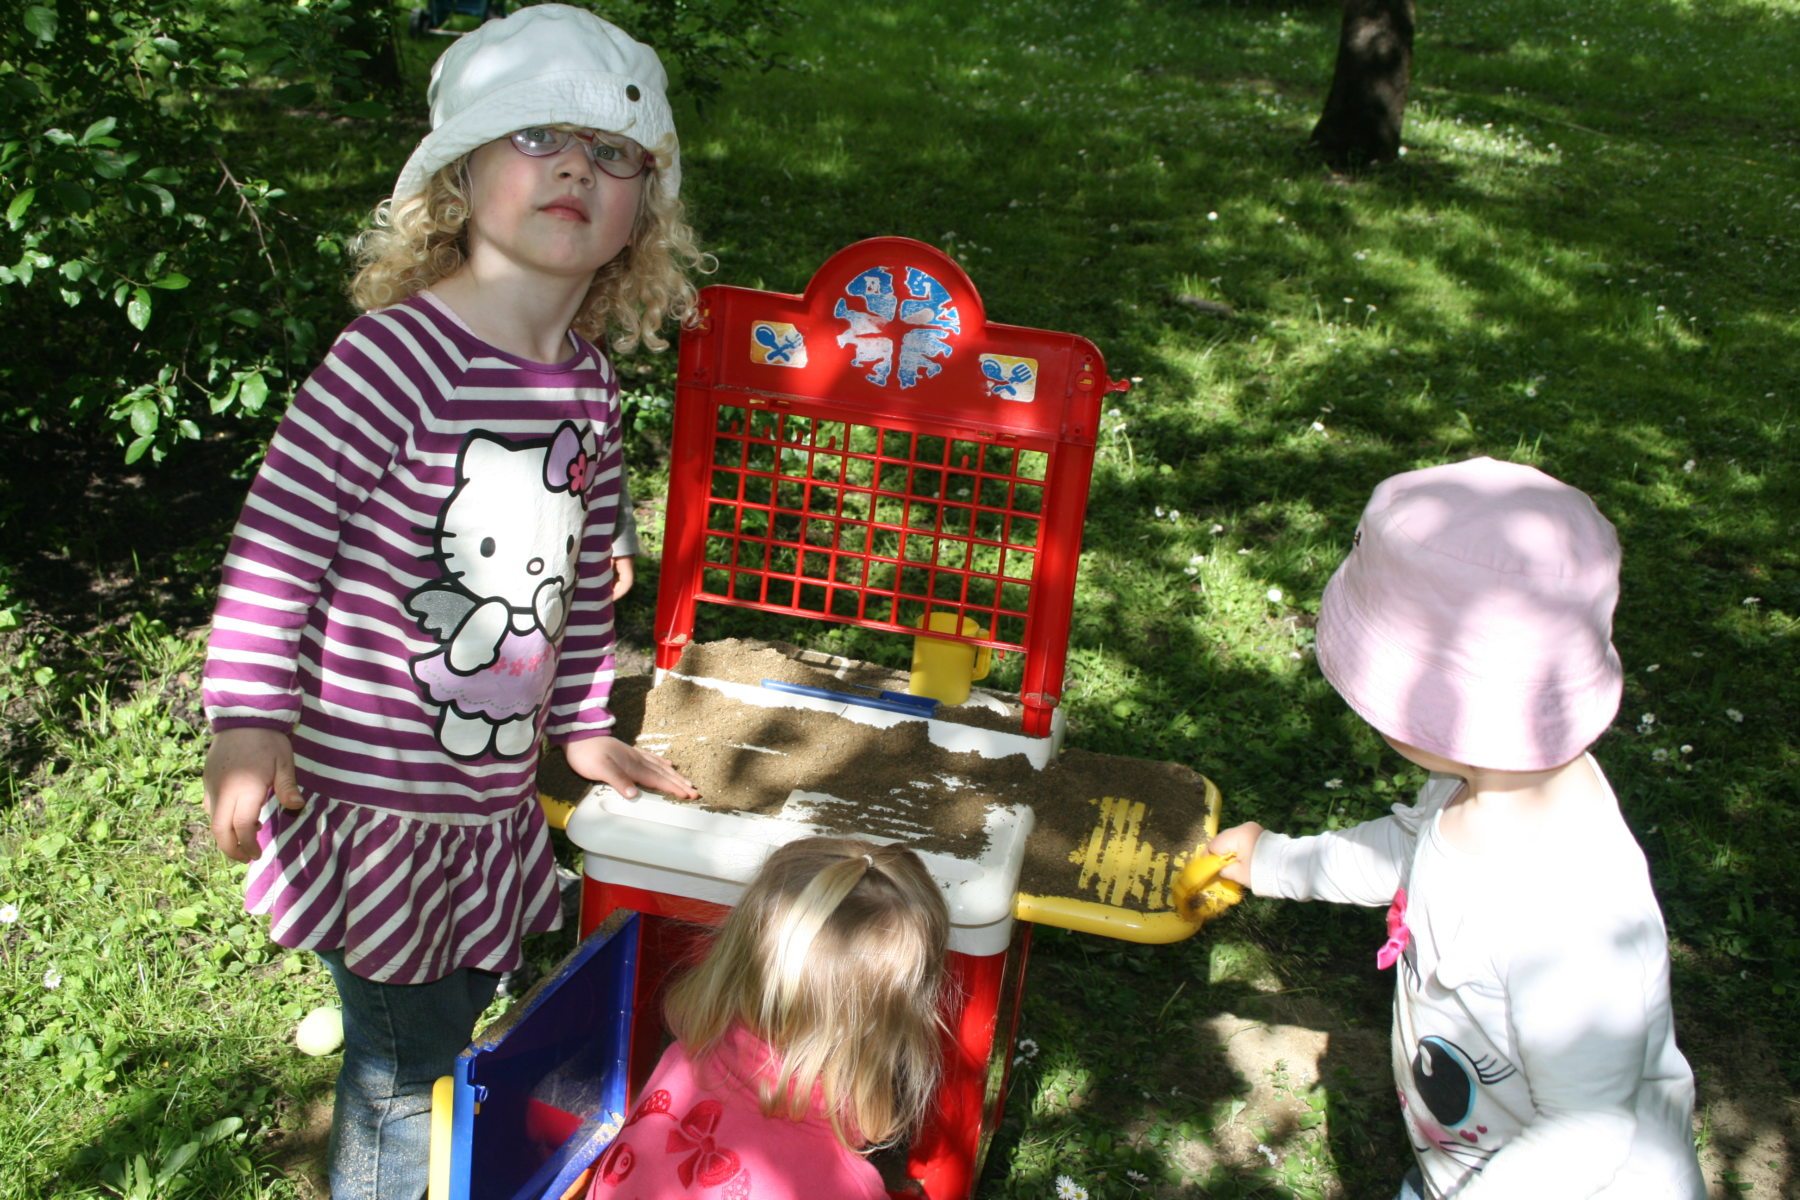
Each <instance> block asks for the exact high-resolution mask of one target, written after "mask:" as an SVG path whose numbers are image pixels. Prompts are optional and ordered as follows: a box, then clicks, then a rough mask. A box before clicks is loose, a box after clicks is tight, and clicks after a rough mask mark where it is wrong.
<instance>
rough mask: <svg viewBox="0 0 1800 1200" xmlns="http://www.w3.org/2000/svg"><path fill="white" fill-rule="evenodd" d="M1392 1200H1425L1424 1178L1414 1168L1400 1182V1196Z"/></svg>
mask: <svg viewBox="0 0 1800 1200" xmlns="http://www.w3.org/2000/svg"><path fill="white" fill-rule="evenodd" d="M1394 1200H1425V1177H1424V1176H1423V1175H1421V1174H1419V1168H1417V1167H1414V1168H1413V1169H1412V1170H1410V1171H1408V1172H1407V1173H1406V1178H1405V1179H1402V1180H1401V1181H1400V1194H1399V1195H1398V1196H1395V1197H1394Z"/></svg>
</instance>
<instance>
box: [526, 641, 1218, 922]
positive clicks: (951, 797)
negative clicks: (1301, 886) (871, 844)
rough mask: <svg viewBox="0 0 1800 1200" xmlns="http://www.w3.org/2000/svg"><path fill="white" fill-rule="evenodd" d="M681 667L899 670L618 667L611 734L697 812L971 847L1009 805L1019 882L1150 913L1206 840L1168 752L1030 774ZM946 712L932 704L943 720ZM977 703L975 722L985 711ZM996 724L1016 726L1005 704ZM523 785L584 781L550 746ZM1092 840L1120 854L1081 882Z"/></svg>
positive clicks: (723, 659) (957, 849) (911, 728)
mask: <svg viewBox="0 0 1800 1200" xmlns="http://www.w3.org/2000/svg"><path fill="white" fill-rule="evenodd" d="M696 652H699V653H696ZM684 676H685V677H704V678H711V679H723V680H727V681H730V682H733V683H740V684H745V685H748V686H756V685H757V684H759V683H760V682H761V681H762V680H764V679H776V680H780V681H782V682H785V683H798V684H807V685H811V686H817V687H829V688H833V689H836V690H846V689H847V685H849V684H863V685H864V686H867V687H871V688H876V689H881V688H887V689H889V690H896V691H898V690H903V689H904V686H905V680H904V675H901V676H900V680H899V683H900V686H899V687H894V686H893V683H894V680H893V678H892V673H891V672H886V671H884V670H883V669H882V668H876V667H870V668H867V670H866V671H862V672H858V671H856V670H854V669H850V668H846V667H845V666H843V665H842V660H837V665H833V666H829V667H827V668H825V669H821V668H820V667H815V666H812V665H809V664H807V663H806V662H803V661H798V660H796V659H795V658H792V657H790V656H789V654H787V653H783V652H782V650H780V649H778V648H775V647H772V646H768V645H762V644H753V643H746V642H720V643H705V644H701V645H695V646H691V647H689V648H688V650H687V652H686V654H685V655H684V656H683V658H682V661H681V664H680V666H679V667H678V668H677V674H674V675H670V676H667V677H665V678H664V680H663V682H662V683H661V684H659V685H657V686H656V687H654V688H652V687H651V686H650V681H649V678H648V677H644V676H638V677H628V678H625V679H621V680H620V681H619V683H618V686H617V687H616V689H615V692H614V700H613V711H614V714H615V715H616V717H617V718H618V734H619V736H620V737H624V738H627V739H629V740H632V741H634V742H635V743H636V744H637V745H639V746H641V747H642V748H644V749H646V750H651V751H654V752H656V753H658V754H661V755H663V756H664V757H666V758H668V759H669V760H670V761H671V762H673V763H674V764H675V765H676V767H677V768H678V769H679V770H680V771H681V772H682V773H683V774H684V775H686V776H687V777H688V778H689V779H691V780H693V782H694V785H695V786H696V787H697V788H699V789H700V798H699V799H698V800H695V801H692V803H693V804H695V805H697V806H700V807H703V808H707V809H712V810H715V811H729V812H755V813H767V814H774V813H778V812H784V811H785V813H786V815H788V816H799V817H801V818H802V819H804V820H806V821H807V822H809V823H811V824H814V825H817V826H820V827H821V828H824V829H827V830H830V831H832V832H838V833H847V834H862V835H868V836H873V837H878V838H882V839H892V840H895V841H899V842H903V843H905V844H907V845H909V846H912V847H914V848H915V849H919V850H928V851H937V852H940V853H945V854H950V855H953V856H956V857H959V858H969V859H973V858H976V857H978V856H979V855H980V853H981V851H982V849H983V848H984V846H985V843H986V836H985V833H984V822H985V817H986V814H987V811H988V809H989V808H990V807H993V806H1009V805H1014V804H1023V805H1027V806H1029V807H1030V808H1031V809H1033V810H1034V812H1035V814H1036V818H1037V820H1036V825H1035V827H1034V828H1033V831H1032V834H1031V837H1030V839H1029V840H1028V842H1027V845H1026V854H1025V863H1024V866H1023V870H1022V875H1021V879H1020V888H1021V889H1022V890H1024V891H1026V892H1029V893H1033V894H1036V895H1051V896H1055V895H1061V896H1074V897H1077V898H1081V899H1100V900H1104V901H1106V902H1109V903H1115V904H1122V905H1124V906H1126V907H1132V908H1148V909H1151V910H1155V909H1160V908H1163V907H1165V906H1166V902H1167V901H1166V886H1165V885H1166V882H1167V879H1168V878H1169V876H1170V874H1171V871H1172V869H1174V868H1175V867H1177V866H1178V865H1179V861H1181V860H1182V858H1183V857H1184V856H1185V855H1186V854H1187V853H1189V852H1191V851H1192V850H1193V848H1194V847H1196V846H1198V845H1200V844H1201V843H1202V842H1203V841H1204V840H1205V837H1206V834H1205V830H1204V827H1203V822H1204V820H1205V816H1206V813H1205V790H1204V784H1203V783H1202V781H1201V778H1200V776H1199V775H1198V774H1197V773H1196V772H1194V771H1192V770H1189V769H1188V768H1186V767H1183V766H1180V765H1177V764H1174V763H1161V762H1148V761H1145V760H1143V759H1134V758H1122V757H1118V756H1115V755H1108V754H1095V753H1092V752H1090V751H1084V750H1065V751H1063V752H1062V754H1061V755H1059V756H1058V757H1057V758H1056V759H1055V760H1054V761H1053V762H1052V763H1051V764H1050V765H1049V766H1047V767H1045V768H1044V769H1043V770H1037V769H1034V768H1033V767H1032V766H1031V764H1030V763H1029V762H1028V761H1027V760H1026V758H1025V756H1024V755H1023V754H1014V755H1009V756H1007V757H1004V758H985V757H983V756H981V755H979V754H976V753H973V752H958V751H952V750H946V749H944V748H943V747H941V746H936V745H933V744H932V742H931V741H930V739H929V736H928V733H927V727H926V724H925V722H923V721H911V720H909V721H902V722H900V723H899V724H897V725H894V726H892V727H890V728H886V729H881V728H876V727H874V726H870V725H864V724H861V723H858V722H855V721H850V720H846V719H844V718H841V717H838V716H836V715H834V714H832V713H827V712H819V711H815V710H812V709H802V708H788V707H763V706H761V705H755V704H746V703H743V702H741V701H738V700H735V699H732V698H731V697H728V696H726V695H724V694H723V693H721V692H720V691H719V690H717V689H715V688H710V687H707V686H704V685H703V684H700V683H695V682H691V681H690V678H684ZM961 711H962V710H961V709H941V710H940V713H941V714H942V717H943V719H950V720H955V719H956V715H957V714H958V713H960V712H961ZM981 711H982V714H983V719H981V720H980V722H979V723H980V724H983V725H987V721H986V719H985V718H986V716H987V714H988V713H989V712H991V710H981ZM1015 711H1016V710H1015ZM959 723H961V722H959ZM989 727H991V726H989ZM1005 728H1007V729H1008V731H1010V732H1017V730H1018V728H1019V727H1018V723H1017V718H1016V716H1015V717H1014V719H1013V721H1012V723H1011V724H1010V725H1008V726H1006V727H1005ZM539 786H540V787H541V788H542V790H543V791H544V792H546V793H547V794H549V795H551V796H553V797H556V798H558V799H565V800H576V799H579V798H580V796H581V795H582V794H583V793H584V792H585V791H586V790H587V785H586V784H585V782H583V781H582V780H580V779H578V778H576V777H575V776H574V775H573V774H572V773H571V772H570V771H569V769H568V767H567V766H566V765H565V764H564V763H563V761H562V759H561V756H560V755H556V754H551V755H548V756H546V758H545V761H544V765H543V767H542V769H541V771H540V773H539ZM796 793H804V794H805V795H803V796H802V795H796ZM1103 847H1104V848H1105V849H1106V850H1107V851H1108V853H1109V854H1111V855H1112V856H1113V858H1114V860H1115V861H1116V860H1117V858H1118V854H1119V851H1120V849H1121V847H1123V850H1124V852H1125V856H1126V858H1127V859H1128V860H1129V861H1130V862H1131V863H1132V869H1131V870H1130V871H1128V872H1126V873H1125V876H1126V877H1123V878H1121V877H1117V876H1118V874H1119V873H1118V872H1117V871H1114V872H1113V874H1114V876H1115V878H1113V879H1112V880H1111V881H1110V882H1108V881H1104V880H1100V879H1098V878H1097V870H1096V867H1095V863H1096V861H1097V859H1098V857H1099V855H1100V852H1101V850H1102V848H1103Z"/></svg>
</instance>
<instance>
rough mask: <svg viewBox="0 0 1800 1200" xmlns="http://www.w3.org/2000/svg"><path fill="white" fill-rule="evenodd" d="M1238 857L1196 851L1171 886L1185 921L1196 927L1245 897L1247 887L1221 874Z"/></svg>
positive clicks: (1170, 893)
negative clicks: (1242, 886) (1240, 885)
mask: <svg viewBox="0 0 1800 1200" xmlns="http://www.w3.org/2000/svg"><path fill="white" fill-rule="evenodd" d="M1235 857H1236V856H1235V855H1230V854H1196V855H1195V856H1194V857H1193V858H1190V859H1189V860H1188V862H1187V865H1186V866H1184V867H1182V868H1181V874H1179V875H1177V876H1176V877H1175V882H1174V883H1172V884H1171V885H1169V898H1170V899H1171V900H1173V901H1174V902H1175V911H1176V912H1178V913H1180V914H1181V915H1182V918H1183V919H1184V920H1187V921H1191V922H1193V925H1194V928H1195V929H1198V928H1200V927H1201V926H1202V925H1204V924H1206V923H1207V922H1208V921H1210V920H1212V919H1213V918H1214V917H1216V916H1218V915H1219V914H1220V913H1222V912H1224V911H1225V910H1226V909H1228V908H1230V907H1231V906H1232V905H1234V904H1236V903H1237V902H1238V901H1239V900H1242V899H1243V898H1244V889H1243V888H1241V887H1239V886H1238V885H1237V884H1235V883H1233V882H1231V880H1229V879H1226V878H1223V877H1222V876H1221V875H1220V874H1219V873H1220V872H1221V871H1223V870H1224V869H1225V867H1226V864H1228V863H1230V862H1231V861H1232V859H1233V858H1235Z"/></svg>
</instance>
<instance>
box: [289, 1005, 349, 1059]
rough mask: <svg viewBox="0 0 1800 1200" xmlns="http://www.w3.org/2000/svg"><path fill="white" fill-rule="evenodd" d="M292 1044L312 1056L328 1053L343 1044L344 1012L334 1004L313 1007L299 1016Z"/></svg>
mask: <svg viewBox="0 0 1800 1200" xmlns="http://www.w3.org/2000/svg"><path fill="white" fill-rule="evenodd" d="M294 1044H295V1045H297V1046H299V1047H300V1052H301V1053H302V1054H310V1055H312V1056H313V1057H314V1058H317V1057H319V1056H320V1055H322V1054H330V1053H331V1052H332V1051H333V1050H336V1049H337V1048H338V1047H339V1046H342V1045H343V1044H344V1014H343V1013H342V1012H341V1011H339V1010H338V1008H337V1007H336V1006H335V1005H329V1004H328V1005H326V1006H324V1007H323V1008H315V1009H313V1010H312V1011H311V1012H309V1013H307V1014H306V1016H305V1017H303V1018H301V1021H300V1027H299V1028H298V1029H296V1030H294Z"/></svg>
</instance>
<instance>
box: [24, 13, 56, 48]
mask: <svg viewBox="0 0 1800 1200" xmlns="http://www.w3.org/2000/svg"><path fill="white" fill-rule="evenodd" d="M25 32H26V33H29V34H30V35H31V36H32V37H34V38H36V39H37V41H38V45H40V46H46V45H49V44H50V43H51V42H54V41H55V40H56V10H55V9H51V8H46V7H44V6H43V5H42V4H33V5H30V6H29V7H27V8H26V9H25Z"/></svg>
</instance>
